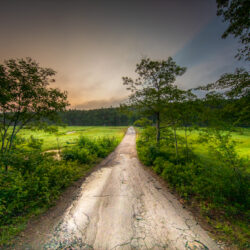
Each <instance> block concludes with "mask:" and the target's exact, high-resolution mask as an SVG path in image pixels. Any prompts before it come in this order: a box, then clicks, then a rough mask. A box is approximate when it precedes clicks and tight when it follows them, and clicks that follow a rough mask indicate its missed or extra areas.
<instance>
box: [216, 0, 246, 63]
mask: <svg viewBox="0 0 250 250" xmlns="http://www.w3.org/2000/svg"><path fill="white" fill-rule="evenodd" d="M216 1H217V15H218V16H222V17H223V21H224V22H229V26H228V28H227V29H226V30H225V32H224V33H223V35H222V38H226V37H227V36H228V35H230V34H231V35H233V36H234V37H238V38H239V41H240V43H241V44H242V46H243V47H242V48H240V49H239V50H238V54H237V55H236V57H237V58H238V59H242V58H245V60H246V61H249V60H250V46H249V43H250V1H249V0H216Z"/></svg>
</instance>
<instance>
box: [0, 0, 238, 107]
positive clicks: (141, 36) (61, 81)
mask: <svg viewBox="0 0 250 250" xmlns="http://www.w3.org/2000/svg"><path fill="white" fill-rule="evenodd" d="M215 17H216V4H215V1H214V0H206V1H200V0H189V1H186V0H175V1H172V0H171V1H167V0H155V1H153V0H133V1H132V0H127V1H117V0H106V1H103V0H99V1H98V0H92V1H87V0H72V1H68V0H67V1H66V0H53V1H51V0H36V1H34V0H22V1H20V0H10V1H2V2H1V7H0V34H1V39H0V61H2V60H3V59H7V58H11V57H26V56H30V57H32V58H34V59H36V60H37V61H39V62H40V63H41V64H42V65H44V66H48V67H51V68H53V69H55V70H56V71H57V72H58V75H57V81H56V83H55V85H54V86H57V87H59V88H61V89H65V90H67V91H68V93H69V100H70V102H71V104H72V106H74V107H87V106H86V105H87V104H88V105H89V107H92V106H93V107H98V105H100V107H101V106H102V105H106V104H105V103H107V105H109V104H112V103H116V100H119V98H121V99H122V98H123V97H124V96H126V95H127V92H126V89H125V88H124V86H122V82H121V77H122V76H134V69H135V65H136V63H137V62H138V61H139V60H140V59H141V58H142V57H143V56H148V57H151V58H153V59H164V58H167V57H168V56H174V57H175V58H176V60H177V62H178V63H179V64H180V65H185V66H188V67H189V71H188V72H190V73H188V72H187V73H186V74H185V75H184V76H183V78H181V79H180V80H181V83H182V85H185V82H186V85H185V86H187V85H188V84H187V82H189V81H191V82H192V83H195V84H197V82H199V81H200V80H199V79H200V78H202V74H204V76H205V75H206V77H205V78H206V80H211V76H212V75H213V71H214V70H217V71H218V69H213V70H212V69H211V67H210V68H208V67H206V66H202V65H210V64H211V60H212V58H218V57H219V58H220V60H219V61H220V63H221V65H220V66H221V67H222V68H223V67H224V69H226V68H230V67H231V68H232V67H233V66H234V65H235V60H234V58H233V55H232V56H231V57H228V53H227V55H224V54H223V53H224V52H223V51H225V47H226V48H229V49H230V46H231V47H233V46H234V45H235V42H234V41H233V40H230V39H228V40H223V41H221V40H220V34H221V33H222V32H223V30H224V28H225V26H223V24H221V23H220V25H219V24H218V22H217V21H216V22H214V21H213V20H214V19H215ZM227 51H228V50H227ZM230 61H231V66H230V65H228V63H229V62H230ZM199 65H200V69H201V68H202V70H203V72H201V71H199V72H198V73H197V72H195V69H196V68H199ZM219 71H221V70H219ZM222 71H223V70H222ZM198 75H199V76H198ZM81 104H84V105H85V104H86V105H85V106H81ZM91 105H92V106H91Z"/></svg>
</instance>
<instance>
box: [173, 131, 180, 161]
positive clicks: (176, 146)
mask: <svg viewBox="0 0 250 250" xmlns="http://www.w3.org/2000/svg"><path fill="white" fill-rule="evenodd" d="M174 140H175V154H176V160H177V164H178V159H179V153H178V142H177V136H176V128H174Z"/></svg>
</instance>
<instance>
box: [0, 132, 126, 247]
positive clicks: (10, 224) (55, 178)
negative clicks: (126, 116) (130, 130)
mask: <svg viewBox="0 0 250 250" xmlns="http://www.w3.org/2000/svg"><path fill="white" fill-rule="evenodd" d="M104 132H105V130H104ZM120 140H121V137H99V138H96V139H94V138H91V139H90V138H89V137H84V136H80V137H79V138H78V139H76V140H75V143H74V145H71V146H68V147H65V148H64V149H62V151H61V153H60V156H61V157H60V159H55V157H54V156H53V153H46V152H45V153H44V152H43V150H42V142H41V140H40V139H35V138H34V137H31V138H29V139H22V140H21V142H20V141H19V140H16V141H15V143H16V144H15V145H14V150H13V152H12V153H11V155H9V156H8V159H7V160H8V171H6V170H4V169H3V168H1V169H0V191H1V192H0V245H1V244H4V243H8V241H9V240H10V239H11V238H12V237H13V236H15V235H16V234H17V233H18V232H20V231H21V230H22V229H23V228H24V227H25V224H26V222H27V220H28V219H29V218H30V217H32V216H34V215H37V214H40V213H41V212H44V211H46V210H47V209H48V207H50V206H51V205H53V204H54V203H55V201H56V199H57V198H58V197H59V196H60V194H61V193H62V191H63V190H64V189H65V188H66V187H68V186H69V185H70V184H72V182H74V181H76V180H77V179H79V178H82V177H84V175H85V174H86V173H87V172H88V171H89V170H90V169H91V168H92V167H93V166H94V165H95V164H97V163H98V162H99V161H100V159H102V158H104V157H106V156H107V155H108V154H109V153H110V152H112V151H113V150H114V148H115V147H116V146H117V145H118V143H119V141H120ZM4 161H5V159H4V158H1V160H0V164H1V166H3V165H5V164H6V163H5V162H4Z"/></svg>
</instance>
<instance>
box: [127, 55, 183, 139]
mask: <svg viewBox="0 0 250 250" xmlns="http://www.w3.org/2000/svg"><path fill="white" fill-rule="evenodd" d="M185 71H186V68H183V67H180V66H178V65H177V64H176V63H175V62H174V61H173V59H172V58H171V57H169V58H168V59H167V60H162V61H152V60H150V59H149V58H146V59H142V60H141V62H140V63H139V64H137V65H136V70H135V72H136V73H137V74H138V75H139V77H138V78H137V79H135V80H133V79H132V78H130V77H123V84H124V85H126V86H128V87H127V89H128V90H130V91H131V95H130V97H129V101H130V104H131V105H132V106H135V107H137V108H138V109H140V110H141V112H143V113H145V114H146V115H147V116H150V115H154V116H155V119H156V141H157V143H159V141H160V129H161V115H162V113H163V111H164V107H165V104H166V102H170V101H171V100H172V91H171V90H172V89H173V88H174V86H173V83H174V82H175V79H176V76H180V75H182V74H184V72H185Z"/></svg>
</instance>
